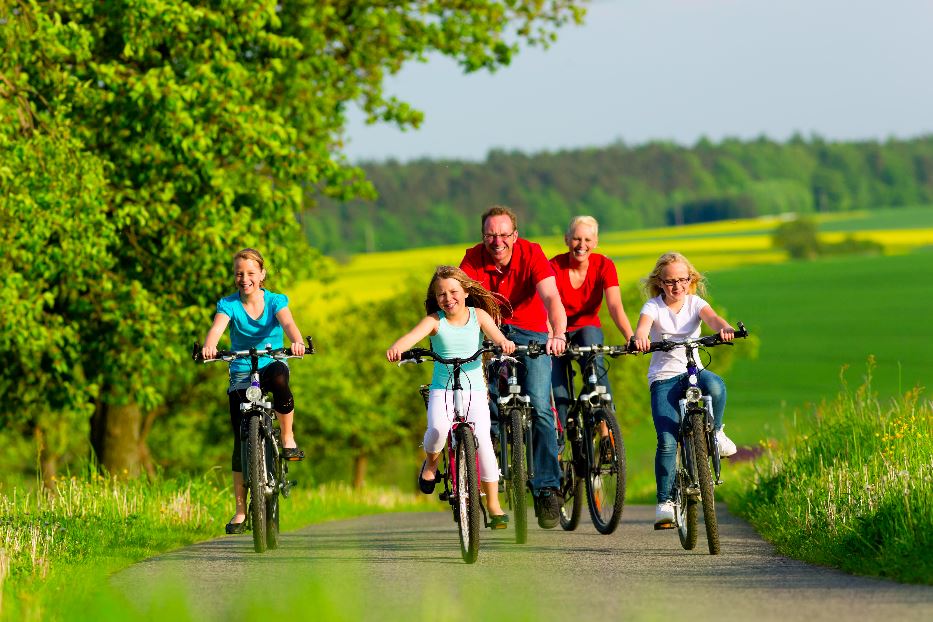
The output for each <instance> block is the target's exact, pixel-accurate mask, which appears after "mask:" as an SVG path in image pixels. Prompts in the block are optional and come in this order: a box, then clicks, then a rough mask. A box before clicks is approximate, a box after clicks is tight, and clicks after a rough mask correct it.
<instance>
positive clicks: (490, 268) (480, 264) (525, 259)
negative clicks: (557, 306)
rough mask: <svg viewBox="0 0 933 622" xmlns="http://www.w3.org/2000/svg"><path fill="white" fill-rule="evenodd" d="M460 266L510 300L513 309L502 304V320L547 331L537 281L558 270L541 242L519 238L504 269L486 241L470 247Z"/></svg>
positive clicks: (520, 326)
mask: <svg viewBox="0 0 933 622" xmlns="http://www.w3.org/2000/svg"><path fill="white" fill-rule="evenodd" d="M460 269H461V270H463V271H464V272H466V273H467V274H468V275H469V276H470V278H473V279H476V280H477V281H479V282H480V283H482V284H483V287H485V288H486V289H488V290H489V291H491V292H492V293H494V294H499V295H501V296H503V297H504V298H505V299H506V300H508V301H509V304H510V305H511V306H512V313H511V314H509V310H508V308H506V307H505V306H504V305H503V307H502V317H503V320H502V323H503V324H511V325H512V326H515V327H517V328H524V329H525V330H532V331H535V332H539V333H544V332H547V310H546V309H545V308H544V302H543V301H542V300H541V298H540V297H539V296H538V290H536V289H535V285H537V284H538V283H540V282H541V281H543V280H544V279H546V278H547V277H549V276H554V271H553V270H552V269H551V265H550V264H549V263H548V261H547V257H546V256H545V254H544V251H543V250H541V245H539V244H535V243H534V242H529V241H528V240H523V239H521V238H519V239H517V240H516V241H515V244H514V245H513V246H512V258H511V259H510V260H509V265H507V266H506V267H505V268H504V269H503V270H502V271H501V272H500V271H499V269H498V268H496V263H495V262H494V261H493V259H492V256H491V255H490V254H489V252H488V251H487V250H486V247H485V246H483V245H482V244H477V245H476V246H474V247H472V248H468V249H467V251H466V255H464V256H463V261H461V262H460Z"/></svg>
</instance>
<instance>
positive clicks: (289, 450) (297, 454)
mask: <svg viewBox="0 0 933 622" xmlns="http://www.w3.org/2000/svg"><path fill="white" fill-rule="evenodd" d="M304 459H305V452H303V451H302V450H300V449H298V448H297V447H283V448H282V460H288V461H290V462H298V461H299V460H304Z"/></svg>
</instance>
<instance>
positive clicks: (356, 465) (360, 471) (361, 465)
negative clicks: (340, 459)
mask: <svg viewBox="0 0 933 622" xmlns="http://www.w3.org/2000/svg"><path fill="white" fill-rule="evenodd" d="M368 462H369V457H368V456H367V455H366V454H365V453H364V452H362V451H361V452H359V453H358V454H356V456H354V457H353V488H362V486H363V482H364V481H365V480H366V464H367V463H368Z"/></svg>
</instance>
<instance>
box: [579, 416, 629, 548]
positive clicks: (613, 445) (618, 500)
mask: <svg viewBox="0 0 933 622" xmlns="http://www.w3.org/2000/svg"><path fill="white" fill-rule="evenodd" d="M600 421H605V422H606V428H607V430H608V432H609V435H608V437H606V438H607V439H608V440H607V441H605V443H606V444H607V447H606V448H605V450H603V447H602V445H603V443H604V441H603V436H602V434H601V430H600V428H601V426H600V425H599V422H600ZM593 422H594V424H593V428H592V429H591V430H588V432H587V435H586V436H587V438H586V442H587V443H589V445H590V451H591V452H592V453H591V454H590V455H591V457H592V464H591V465H590V468H589V469H587V476H586V494H587V501H588V502H589V506H590V517H591V518H592V519H593V526H594V527H596V531H598V532H599V533H602V534H610V533H612V532H613V531H615V529H616V527H618V526H619V520H621V518H622V509H623V506H624V505H625V444H624V443H623V442H622V432H621V431H620V430H619V423H618V422H617V421H616V418H615V415H613V414H612V413H611V412H609V410H608V409H605V408H599V409H597V410H596V411H594V412H593Z"/></svg>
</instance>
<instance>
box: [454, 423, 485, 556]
mask: <svg viewBox="0 0 933 622" xmlns="http://www.w3.org/2000/svg"><path fill="white" fill-rule="evenodd" d="M456 439H457V453H456V467H457V475H456V476H457V480H456V485H457V504H456V509H457V527H458V530H459V534H460V554H461V555H462V556H463V561H465V562H466V563H468V564H472V563H473V562H475V561H476V557H477V555H479V520H480V517H479V515H480V508H479V482H478V479H477V476H476V439H475V438H474V437H473V431H472V430H471V429H470V426H468V425H461V426H460V427H458V428H457V433H456Z"/></svg>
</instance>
